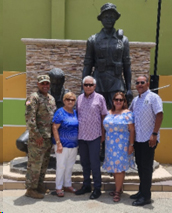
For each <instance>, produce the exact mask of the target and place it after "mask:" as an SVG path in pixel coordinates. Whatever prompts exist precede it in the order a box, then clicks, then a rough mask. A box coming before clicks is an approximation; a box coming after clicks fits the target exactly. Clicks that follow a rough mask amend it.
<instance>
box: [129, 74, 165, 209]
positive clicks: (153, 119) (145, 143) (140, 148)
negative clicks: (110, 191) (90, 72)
mask: <svg viewBox="0 0 172 213" xmlns="http://www.w3.org/2000/svg"><path fill="white" fill-rule="evenodd" d="M136 89H137V91H138V93H139V95H138V96H137V97H135V98H134V99H133V101H132V103H131V106H130V110H131V111H133V112H134V119H135V132H136V137H135V143H134V148H135V158H136V164H137V167H138V174H139V178H140V185H139V192H138V193H136V194H134V195H131V196H130V198H131V199H136V200H135V201H134V202H133V203H132V205H133V206H143V205H145V204H150V203H151V184H152V173H153V161H154V153H155V148H156V146H157V143H158V142H159V129H160V126H161V123H162V119H163V108H162V100H161V98H160V97H159V96H158V95H157V94H155V93H153V92H151V91H150V90H149V79H148V77H147V76H146V75H143V76H140V77H138V78H137V81H136Z"/></svg>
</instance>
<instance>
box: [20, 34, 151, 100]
mask: <svg viewBox="0 0 172 213" xmlns="http://www.w3.org/2000/svg"><path fill="white" fill-rule="evenodd" d="M21 40H22V42H23V43H24V44H25V45H26V73H27V78H26V81H27V85H26V88H27V95H29V94H30V93H32V92H34V91H37V78H36V77H37V75H39V74H48V72H49V71H50V70H51V69H52V68H54V67H57V68H61V69H62V70H63V71H64V72H65V75H66V77H65V88H66V89H69V90H71V91H72V92H74V93H75V94H76V95H79V94H80V91H81V76H82V70H83V62H84V56H85V51H86V41H85V40H59V39H32V38H22V39H21ZM154 46H155V43H153V42H130V57H131V70H132V91H133V94H134V96H136V94H137V92H136V90H135V80H136V78H137V76H138V75H140V74H149V69H150V50H151V48H153V47H154Z"/></svg>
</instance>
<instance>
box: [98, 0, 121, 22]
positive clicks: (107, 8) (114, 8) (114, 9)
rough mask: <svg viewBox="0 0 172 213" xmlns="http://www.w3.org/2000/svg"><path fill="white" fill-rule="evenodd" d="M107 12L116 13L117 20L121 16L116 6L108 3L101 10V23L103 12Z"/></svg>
mask: <svg viewBox="0 0 172 213" xmlns="http://www.w3.org/2000/svg"><path fill="white" fill-rule="evenodd" d="M107 10H112V11H114V12H115V13H116V15H117V18H116V20H118V19H119V17H120V16H121V14H120V13H119V12H118V11H117V9H116V5H114V4H112V3H106V4H104V5H103V6H102V7H101V9H100V14H99V15H98V16H97V19H98V20H99V21H100V20H101V15H102V13H103V12H105V11H107Z"/></svg>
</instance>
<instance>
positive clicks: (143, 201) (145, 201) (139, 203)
mask: <svg viewBox="0 0 172 213" xmlns="http://www.w3.org/2000/svg"><path fill="white" fill-rule="evenodd" d="M150 203H151V199H145V198H144V197H140V198H139V199H137V200H135V201H134V202H133V203H132V206H144V205H146V204H150Z"/></svg>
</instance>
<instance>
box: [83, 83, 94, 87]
mask: <svg viewBox="0 0 172 213" xmlns="http://www.w3.org/2000/svg"><path fill="white" fill-rule="evenodd" d="M93 86H94V84H84V87H93Z"/></svg>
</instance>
